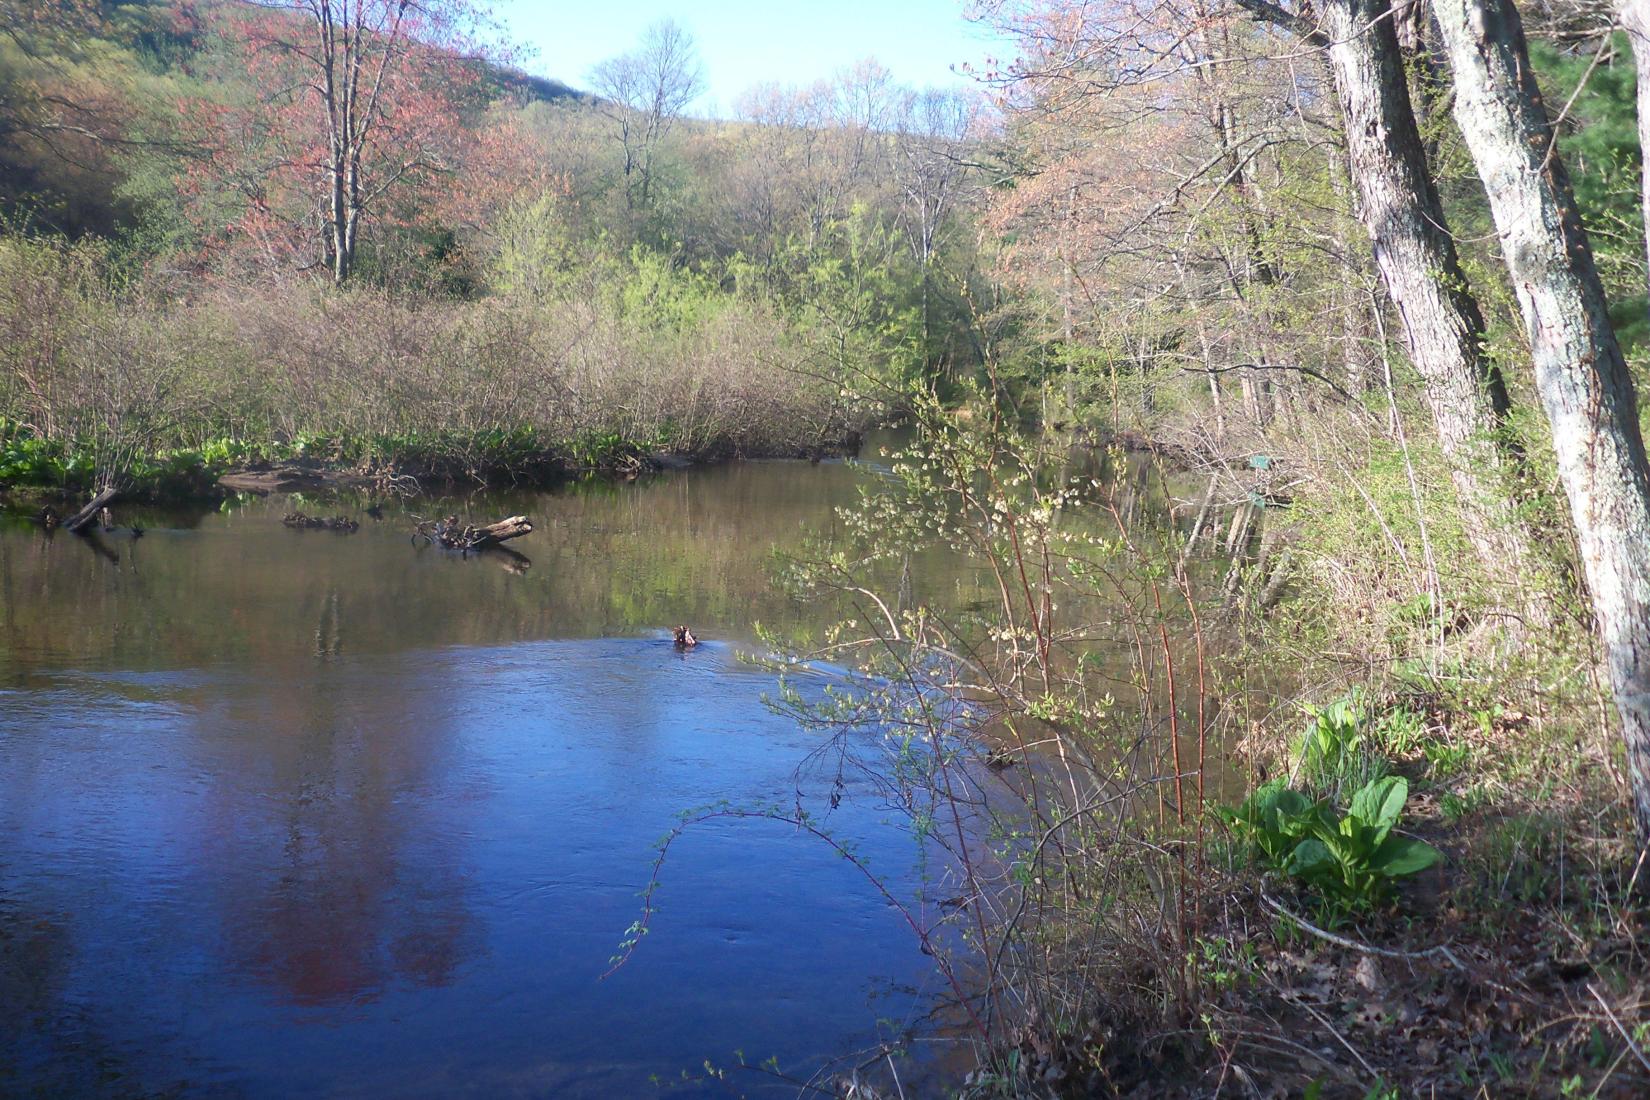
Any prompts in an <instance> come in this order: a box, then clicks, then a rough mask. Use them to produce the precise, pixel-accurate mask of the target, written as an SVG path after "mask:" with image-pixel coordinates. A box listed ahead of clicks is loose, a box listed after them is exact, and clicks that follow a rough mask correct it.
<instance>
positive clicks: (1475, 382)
mask: <svg viewBox="0 0 1650 1100" xmlns="http://www.w3.org/2000/svg"><path fill="white" fill-rule="evenodd" d="M1239 3H1240V4H1242V6H1243V7H1244V8H1246V9H1248V10H1249V11H1251V12H1253V13H1254V14H1256V15H1257V16H1259V17H1260V18H1263V19H1267V20H1270V21H1272V22H1274V23H1278V24H1280V25H1282V26H1286V27H1288V28H1290V29H1292V30H1294V31H1296V33H1300V34H1304V35H1305V36H1306V37H1307V38H1308V39H1310V40H1313V41H1315V42H1316V43H1317V44H1319V45H1321V46H1324V47H1326V48H1327V52H1328V55H1329V61H1330V67H1331V69H1332V71H1333V74H1334V82H1335V92H1336V96H1337V98H1338V100H1339V102H1340V107H1341V114H1342V117H1343V119H1344V123H1345V127H1346V144H1347V159H1348V162H1349V165H1350V168H1351V175H1352V179H1353V180H1354V181H1355V183H1356V187H1357V194H1358V203H1357V206H1358V217H1359V220H1360V221H1362V222H1363V224H1364V227H1365V228H1366V229H1367V230H1368V232H1369V235H1370V238H1371V240H1372V242H1373V245H1374V253H1375V264H1376V267H1377V268H1378V269H1379V271H1380V274H1381V280H1382V282H1383V283H1384V284H1385V286H1386V290H1387V296H1388V297H1389V298H1391V300H1392V303H1393V305H1394V306H1395V307H1396V309H1397V311H1398V315H1399V318H1400V319H1401V320H1402V322H1403V332H1404V343H1405V347H1406V349H1407V351H1408V353H1409V358H1410V362H1411V363H1412V364H1413V365H1414V366H1415V369H1416V371H1417V372H1418V373H1419V374H1420V375H1421V379H1422V382H1423V383H1424V386H1425V390H1426V398H1427V404H1428V407H1429V409H1430V411H1431V413H1432V418H1433V422H1434V424H1435V426H1436V428H1437V434H1438V443H1439V447H1440V449H1441V450H1442V451H1443V454H1444V458H1445V460H1446V461H1447V462H1448V463H1449V468H1450V478H1451V481H1452V482H1453V484H1454V487H1455V490H1456V493H1457V496H1458V497H1459V499H1460V502H1461V507H1462V510H1463V515H1464V518H1465V520H1466V524H1467V529H1468V533H1469V535H1470V537H1471V538H1472V541H1473V546H1474V549H1475V550H1476V551H1477V553H1478V556H1479V558H1480V559H1481V560H1482V562H1483V563H1484V565H1485V567H1486V569H1487V570H1488V571H1489V572H1490V574H1491V575H1492V576H1499V577H1506V576H1511V577H1515V578H1516V577H1517V576H1518V575H1519V573H1521V572H1522V569H1523V563H1524V561H1525V559H1526V558H1527V556H1528V538H1527V536H1526V535H1525V533H1524V531H1523V530H1522V528H1521V527H1520V526H1519V525H1518V524H1517V522H1516V520H1515V519H1514V516H1513V509H1512V507H1511V499H1512V498H1511V495H1510V493H1509V490H1508V486H1509V484H1510V483H1511V480H1512V479H1511V477H1510V476H1509V475H1510V474H1511V473H1512V471H1513V467H1514V465H1515V464H1516V461H1517V456H1516V453H1515V452H1514V451H1513V450H1512V448H1511V447H1510V445H1509V444H1507V443H1506V441H1505V435H1504V431H1503V429H1504V427H1505V420H1506V415H1507V411H1508V408H1509V404H1510V403H1509V400H1508V397H1507V386H1506V382H1505V381H1504V379H1503V378H1502V376H1501V372H1500V370H1499V368H1498V367H1497V366H1496V365H1495V364H1494V363H1493V362H1492V361H1490V360H1489V359H1488V358H1486V356H1485V355H1484V350H1483V344H1484V317H1483V313H1482V311H1480V309H1479V307H1478V302H1477V300H1476V299H1475V298H1474V297H1473V295H1472V292H1471V290H1470V289H1469V288H1468V284H1467V278H1466V274H1465V272H1463V271H1462V269H1461V261H1460V257H1459V256H1458V255H1457V253H1456V250H1455V242H1454V240H1453V238H1452V237H1451V236H1450V233H1449V229H1448V223H1447V221H1446V220H1445V218H1444V210H1443V204H1442V203H1441V202H1440V201H1439V197H1438V189H1437V187H1436V186H1435V185H1434V183H1433V180H1432V175H1431V173H1430V171H1429V170H1428V168H1427V161H1426V151H1425V147H1424V146H1423V145H1422V143H1421V134H1420V129H1419V127H1418V126H1417V125H1416V121H1415V110H1414V106H1413V104H1412V103H1411V101H1410V97H1409V85H1408V83H1407V81H1406V79H1405V71H1404V60H1403V53H1402V51H1401V50H1400V48H1399V45H1398V33H1397V31H1396V29H1395V26H1394V18H1393V11H1392V8H1391V5H1390V2H1389V0H1323V3H1321V4H1320V5H1319V6H1318V9H1317V10H1318V17H1319V22H1318V23H1317V24H1316V25H1315V26H1313V25H1311V24H1309V23H1308V22H1307V21H1306V20H1304V19H1303V18H1302V17H1301V16H1298V15H1293V14H1290V13H1288V12H1285V11H1284V10H1282V9H1280V8H1278V7H1277V6H1275V5H1273V4H1271V3H1269V2H1267V0H1239Z"/></svg>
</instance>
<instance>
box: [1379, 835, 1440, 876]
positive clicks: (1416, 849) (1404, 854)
mask: <svg viewBox="0 0 1650 1100" xmlns="http://www.w3.org/2000/svg"><path fill="white" fill-rule="evenodd" d="M1443 858H1444V856H1443V853H1442V852H1440V851H1439V850H1438V849H1436V848H1434V847H1433V846H1432V845H1430V844H1428V843H1427V842H1426V841H1424V840H1410V839H1409V838H1408V837H1401V836H1389V837H1387V838H1386V840H1385V841H1384V842H1382V844H1381V846H1380V847H1379V848H1378V849H1376V851H1375V855H1374V857H1373V858H1372V859H1371V860H1370V861H1369V869H1370V870H1372V871H1374V872H1376V873H1377V874H1382V875H1385V876H1386V877H1387V878H1401V877H1403V876H1404V875H1413V874H1416V873H1417V872H1420V871H1425V870H1426V869H1427V868H1428V867H1431V866H1432V865H1433V864H1434V863H1437V862H1438V861H1439V860H1440V859H1443Z"/></svg>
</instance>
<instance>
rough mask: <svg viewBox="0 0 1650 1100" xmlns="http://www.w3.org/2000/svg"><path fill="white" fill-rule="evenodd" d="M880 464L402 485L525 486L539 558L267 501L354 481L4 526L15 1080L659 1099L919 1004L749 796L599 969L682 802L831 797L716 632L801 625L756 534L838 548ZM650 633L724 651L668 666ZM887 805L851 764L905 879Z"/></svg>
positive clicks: (675, 867) (8, 964)
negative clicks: (72, 525)
mask: <svg viewBox="0 0 1650 1100" xmlns="http://www.w3.org/2000/svg"><path fill="white" fill-rule="evenodd" d="M865 476H867V475H866V474H865V473H864V472H863V471H856V470H855V469H853V468H851V467H848V466H843V465H832V464H824V465H821V466H808V465H806V464H797V463H752V464H746V465H739V466H732V467H727V468H724V469H713V470H700V471H688V472H684V473H679V474H670V475H664V476H660V477H658V478H655V479H653V480H650V481H646V482H643V483H640V484H636V485H630V486H620V487H605V488H601V489H595V490H584V491H577V490H574V491H566V492H560V493H553V494H538V495H509V494H497V495H492V496H488V497H477V498H470V499H468V500H464V501H455V502H451V503H447V504H443V505H440V506H437V505H433V504H431V503H429V502H424V503H421V504H420V503H413V504H411V505H408V506H407V510H411V511H421V512H426V513H432V514H433V513H434V512H435V511H436V509H437V507H439V508H440V509H442V510H459V511H464V510H468V511H469V512H470V513H472V514H473V515H474V516H475V517H476V518H478V519H483V520H491V519H494V518H498V517H500V516H503V515H506V514H510V513H512V512H525V513H528V514H529V515H531V516H532V517H533V518H534V520H535V521H536V522H537V523H538V524H539V530H538V531H536V532H535V533H534V534H533V535H531V536H529V537H527V538H525V539H522V540H520V541H519V542H517V543H514V544H512V545H514V546H517V547H519V550H520V553H521V554H522V555H525V558H510V557H504V556H500V555H482V556H478V557H472V558H471V559H470V560H463V559H461V558H459V557H457V556H455V555H450V554H447V553H444V552H441V551H439V550H431V549H423V550H419V549H415V548H414V547H413V546H412V545H410V544H409V541H408V537H407V528H408V525H409V523H410V521H409V519H408V518H407V516H406V515H405V514H404V512H403V510H401V509H400V508H395V507H392V508H387V509H386V514H385V517H384V519H383V520H382V521H377V522H375V521H373V520H371V519H369V518H367V517H365V516H361V518H362V522H363V526H362V529H361V531H360V532H359V533H358V534H355V535H350V536H340V535H335V534H331V533H328V532H315V531H290V530H287V529H285V528H283V527H282V526H281V524H280V517H281V515H282V514H283V512H285V511H287V510H289V509H290V508H293V507H302V508H304V509H305V510H308V511H312V512H317V511H324V512H327V513H328V514H330V513H332V512H335V511H343V512H348V513H351V514H356V515H360V503H361V502H334V503H332V504H327V503H324V502H302V501H300V502H299V503H298V504H296V505H294V504H293V502H291V501H290V500H288V499H286V498H274V499H270V500H265V501H251V502H246V503H242V504H239V505H235V506H230V507H227V508H226V509H225V510H223V511H220V512H213V513H209V514H206V515H193V516H180V515H176V514H163V513H159V512H132V513H127V514H125V515H123V516H121V517H120V519H121V521H122V522H128V521H131V520H133V519H135V520H137V521H138V522H140V523H141V524H142V525H144V526H145V527H146V528H147V529H148V530H147V533H146V534H145V535H144V536H143V537H142V538H141V539H138V540H133V539H131V538H130V537H129V535H127V534H126V533H124V532H116V533H113V534H109V535H104V536H100V537H99V538H98V539H96V540H92V541H88V540H83V539H78V538H75V537H73V536H68V535H61V534H60V535H58V536H57V537H55V538H49V537H47V536H46V535H44V534H43V533H41V532H40V531H39V530H38V529H37V528H33V527H31V526H28V525H26V524H24V523H21V522H9V521H0V1094H5V1095H23V1096H29V1095H43V1096H45V1095H50V1096H57V1095H108V1096H140V1095H143V1096H147V1095H155V1094H164V1095H174V1094H178V1095H212V1096H241V1095H244V1096H290V1095H299V1094H315V1095H341V1096H367V1095H371V1096H388V1095H395V1096H420V1095H425V1096H452V1095H486V1096H494V1095H524V1096H544V1095H555V1096H629V1095H646V1094H649V1093H652V1092H654V1090H655V1087H654V1086H653V1085H651V1084H649V1078H650V1076H652V1075H658V1076H660V1077H661V1078H665V1079H667V1080H668V1079H673V1078H677V1079H679V1075H680V1074H681V1072H682V1071H684V1070H686V1071H688V1072H689V1073H696V1072H699V1071H700V1070H701V1067H702V1064H703V1063H704V1061H705V1060H706V1059H709V1060H710V1061H712V1062H713V1063H716V1064H718V1065H722V1066H727V1065H730V1064H732V1063H734V1062H735V1060H736V1055H735V1052H736V1051H740V1052H743V1054H744V1056H745V1057H746V1058H747V1059H748V1060H750V1061H751V1062H758V1061H760V1060H762V1059H765V1058H768V1057H770V1056H777V1057H778V1059H779V1063H780V1065H781V1066H782V1067H783V1068H784V1069H785V1070H786V1071H787V1072H790V1073H794V1074H797V1075H799V1076H803V1077H806V1076H807V1075H808V1074H810V1073H811V1072H813V1071H814V1070H816V1069H818V1068H819V1067H820V1066H821V1065H822V1064H824V1063H825V1061H826V1060H827V1059H829V1058H831V1057H833V1056H836V1055H840V1054H843V1053H844V1052H847V1051H850V1050H853V1049H855V1048H859V1047H863V1046H865V1045H867V1044H871V1043H874V1042H875V1041H876V1039H877V1037H878V1036H879V1034H884V1033H886V1032H887V1030H888V1028H889V1027H890V1026H892V1027H896V1028H897V1027H898V1026H899V1025H900V1024H903V1023H906V1022H908V1021H911V1020H912V1019H914V1018H915V1017H916V1016H919V1015H920V1014H921V1013H923V1012H925V1011H927V1009H928V1008H929V1007H930V1006H931V1004H932V1001H931V998H930V996H929V995H930V994H932V993H934V992H936V986H935V981H934V978H933V976H932V972H931V968H930V967H929V966H928V965H926V964H927V962H928V960H927V959H925V957H924V956H922V955H921V954H920V953H919V952H918V950H917V948H916V945H915V943H914V942H913V941H912V939H911V936H910V934H909V933H908V931H907V930H906V929H905V927H904V925H903V923H902V922H901V921H900V920H899V919H898V917H897V915H896V914H895V913H894V911H893V910H891V909H890V908H889V907H888V906H887V905H886V904H885V903H884V902H883V901H882V900H881V899H880V898H879V897H878V896H877V895H876V894H875V893H874V892H873V891H871V890H869V889H867V888H866V886H865V884H864V882H863V880H862V879H860V878H859V876H858V874H857V872H856V871H854V869H853V868H852V867H851V866H850V865H848V864H847V863H845V862H844V861H843V860H841V859H840V858H838V857H837V856H836V855H834V854H833V853H832V852H830V851H829V850H827V849H825V848H824V847H822V846H821V845H820V844H819V843H817V842H815V841H811V840H809V839H807V838H805V837H799V836H797V835H795V834H793V833H791V832H789V831H788V830H787V829H786V828H785V827H783V826H777V825H768V824H760V823H758V824H751V823H747V824H732V823H729V824H710V825H706V826H703V827H700V828H697V829H695V830H694V831H693V832H691V833H689V834H688V836H687V838H686V839H685V840H683V841H682V842H681V843H680V844H679V846H678V847H677V848H676V849H675V850H674V854H673V856H672V858H671V860H670V861H669V863H668V864H667V866H666V869H665V872H664V885H663V890H662V892H661V894H660V895H659V898H658V900H659V903H660V907H661V911H660V912H659V914H658V916H657V917H656V919H655V925H654V930H653V931H652V932H651V933H650V934H649V935H648V936H647V937H646V939H645V940H644V942H643V945H642V948H641V950H640V951H639V952H638V953H637V955H636V956H635V957H634V959H633V960H632V961H631V962H630V963H629V964H628V965H627V966H625V967H624V968H622V969H620V970H619V971H618V972H617V973H616V974H614V975H613V976H612V977H610V978H607V979H606V980H602V979H601V975H602V973H603V972H604V970H606V969H607V966H608V960H609V958H610V956H612V955H613V953H614V951H615V949H616V947H617V944H618V942H619V940H620V939H621V938H622V936H623V934H624V930H625V928H626V926H627V925H629V924H630V922H631V921H632V920H633V919H635V918H636V916H637V915H638V914H639V906H640V902H639V901H638V898H637V893H638V891H639V890H641V888H642V887H643V885H644V883H645V881H646V878H647V875H648V873H649V868H650V864H651V860H652V856H653V844H654V842H655V841H657V840H658V839H659V838H660V837H661V836H662V835H663V834H664V833H665V832H667V830H669V829H670V828H671V826H672V825H673V824H674V823H675V821H676V818H677V815H678V813H679V812H680V811H683V810H685V809H689V808H692V807H696V806H701V805H705V804H708V803H712V802H716V801H718V800H722V799H727V800H730V801H732V802H733V803H735V804H741V805H756V804H767V803H772V802H781V803H786V804H791V803H794V802H795V801H796V800H797V798H798V797H799V792H800V797H801V798H803V799H804V800H808V801H810V802H818V801H820V798H821V796H822V795H823V793H824V792H825V790H826V787H827V781H826V779H825V778H823V777H814V776H811V775H809V774H807V773H806V772H805V771H804V772H803V773H802V774H800V775H799V774H798V771H797V769H798V765H799V764H800V763H801V761H802V760H803V759H804V757H805V755H806V754H807V752H808V751H809V750H810V749H811V748H813V747H814V743H815V737H814V736H813V735H810V734H808V733H806V732H804V731H801V730H799V729H798V728H797V727H796V726H795V724H794V723H792V722H790V721H788V720H786V719H784V718H782V717H779V716H776V715H774V714H773V713H771V712H770V711H769V710H768V708H767V707H766V706H765V705H764V702H763V697H764V695H765V694H767V693H772V692H773V691H774V689H775V684H776V681H775V679H774V678H773V676H772V675H771V674H769V673H766V672H763V671H760V670H758V669H756V668H754V667H752V666H751V665H749V664H747V663H744V662H741V661H740V660H739V659H738V658H737V654H738V652H739V651H741V650H749V649H753V648H756V647H755V644H754V636H755V635H754V624H755V623H757V622H763V623H773V624H778V625H781V626H791V627H795V626H802V627H806V626H808V625H809V619H808V616H809V615H810V611H809V610H808V609H807V608H805V607H802V606H800V605H796V604H793V603H791V602H790V601H789V600H788V599H786V598H785V597H784V596H783V595H782V594H780V593H778V592H777V591H776V590H775V589H774V588H773V587H772V586H771V585H770V584H769V582H768V578H767V566H768V561H769V558H770V554H771V551H772V550H773V548H775V547H776V546H777V547H780V548H795V547H797V546H799V545H800V544H801V542H802V540H803V538H804V536H805V535H807V534H809V533H814V534H821V535H824V536H826V537H829V536H830V534H831V532H832V530H833V525H834V518H833V515H832V511H831V509H832V506H833V505H835V504H837V503H840V502H843V501H846V500H847V499H849V498H850V497H851V495H852V494H853V493H854V492H855V491H856V485H857V484H859V483H860V480H861V479H862V478H863V477H865ZM910 572H911V577H912V582H911V583H913V584H915V585H916V586H917V587H918V588H920V589H922V590H924V591H925V592H927V593H929V594H930V595H932V596H933V597H934V598H938V599H945V600H948V601H951V602H953V603H967V602H969V601H970V600H975V599H977V598H979V597H980V592H979V591H978V590H977V589H976V588H975V584H976V580H977V578H974V577H971V576H969V575H968V574H966V573H964V572H960V571H959V570H958V569H957V567H956V565H955V564H952V563H945V562H941V561H939V560H938V559H936V560H934V561H928V562H924V561H917V562H913V563H912V567H911V571H910ZM675 622H687V623H691V624H692V625H693V626H694V627H695V629H696V630H698V631H699V633H700V634H701V636H704V637H707V638H709V639H711V641H710V642H709V643H708V644H707V645H704V646H701V647H700V648H699V649H698V650H695V651H693V652H690V653H686V654H678V653H677V652H675V651H674V649H673V648H672V647H671V645H670V644H669V641H668V635H667V633H666V631H667V629H668V627H669V626H670V625H671V624H673V623H675ZM828 679H829V675H828V673H820V674H817V675H813V676H810V677H807V678H805V680H804V682H803V683H804V686H805V688H806V690H819V689H820V688H821V687H822V686H823V684H824V683H826V682H827V681H828ZM821 808H823V807H821ZM891 822H892V815H891V814H889V813H887V812H886V811H885V810H884V809H883V808H882V807H881V806H879V804H878V802H877V800H876V798H875V796H874V795H873V794H872V792H870V791H869V790H863V789H857V788H855V787H854V786H853V785H852V783H851V782H850V787H849V789H848V791H847V797H846V798H845V799H844V800H843V803H842V806H841V808H840V809H839V810H837V811H836V812H835V814H834V815H833V828H834V829H835V830H836V831H838V832H839V833H841V834H843V835H844V836H846V837H848V838H852V839H855V840H857V841H858V842H859V844H860V845H861V848H862V850H863V851H864V853H865V854H866V856H867V857H868V859H869V860H870V862H871V863H872V864H873V865H874V866H875V867H877V868H878V869H880V870H881V871H882V872H884V873H886V874H888V875H889V876H891V878H892V879H893V880H894V882H895V884H896V886H897V887H899V888H900V889H903V890H904V891H906V892H907V893H914V892H915V891H916V889H917V887H918V885H919V883H918V878H917V874H918V872H917V865H918V853H917V852H916V851H915V849H914V847H913V845H912V842H911V841H910V840H909V839H908V838H907V837H906V836H905V834H903V833H902V832H901V831H900V830H899V829H897V828H896V827H894V825H893V824H892V823H891ZM879 1021H882V1023H880V1024H879ZM768 1087H769V1086H768V1085H766V1084H765V1083H764V1080H763V1079H762V1078H760V1077H758V1076H756V1075H754V1074H750V1073H746V1074H744V1075H741V1074H739V1073H738V1072H737V1071H736V1072H735V1073H734V1075H733V1078H732V1080H731V1081H730V1082H729V1084H728V1085H725V1086H722V1085H711V1084H707V1083H705V1082H702V1081H701V1082H698V1083H688V1084H678V1085H677V1086H675V1087H673V1088H669V1089H666V1090H665V1094H666V1095H706V1094H708V1095H726V1094H729V1093H731V1092H762V1091H763V1090H764V1089H765V1088H768ZM790 1091H794V1089H793V1090H790Z"/></svg>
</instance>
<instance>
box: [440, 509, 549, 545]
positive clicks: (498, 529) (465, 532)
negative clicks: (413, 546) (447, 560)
mask: <svg viewBox="0 0 1650 1100" xmlns="http://www.w3.org/2000/svg"><path fill="white" fill-rule="evenodd" d="M413 531H414V533H413V538H415V539H417V538H423V539H424V540H426V541H428V542H439V543H440V544H441V545H442V546H445V547H446V548H447V549H449V550H485V549H487V548H488V547H490V546H498V545H499V544H500V543H503V542H507V541H508V540H510V539H519V538H520V537H521V536H523V535H530V534H532V533H533V521H532V520H530V519H528V518H527V517H526V516H510V517H509V518H508V519H501V520H499V521H498V522H497V523H489V524H487V525H486V526H484V527H477V526H476V525H474V524H472V523H460V522H459V520H458V517H457V516H448V517H447V518H446V519H443V520H420V521H419V522H418V524H417V526H416V527H415V528H414V529H413Z"/></svg>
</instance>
